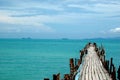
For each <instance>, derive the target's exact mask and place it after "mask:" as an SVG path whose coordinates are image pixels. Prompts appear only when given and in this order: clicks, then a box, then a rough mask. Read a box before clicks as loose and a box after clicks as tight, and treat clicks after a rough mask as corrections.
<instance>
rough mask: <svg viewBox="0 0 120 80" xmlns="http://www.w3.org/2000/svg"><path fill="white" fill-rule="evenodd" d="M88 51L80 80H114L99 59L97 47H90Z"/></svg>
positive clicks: (84, 58)
mask: <svg viewBox="0 0 120 80" xmlns="http://www.w3.org/2000/svg"><path fill="white" fill-rule="evenodd" d="M87 51H88V52H87V54H86V55H85V56H84V57H83V61H82V69H81V71H80V76H79V79H78V80H112V79H111V77H110V76H109V74H108V72H107V71H106V70H105V68H104V66H103V64H102V62H101V60H100V59H99V57H98V55H97V53H96V51H95V46H93V45H90V46H89V47H88V48H87Z"/></svg>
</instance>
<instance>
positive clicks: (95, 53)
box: [44, 43, 120, 80]
mask: <svg viewBox="0 0 120 80" xmlns="http://www.w3.org/2000/svg"><path fill="white" fill-rule="evenodd" d="M69 65H70V73H69V74H65V75H64V79H61V80H117V79H116V68H115V66H114V64H113V59H112V58H111V60H110V61H109V60H106V59H105V50H104V48H103V46H101V47H99V48H98V47H97V44H96V43H93V44H91V43H88V44H87V45H86V46H85V47H84V48H83V49H82V50H80V59H73V58H71V59H70V64H69ZM117 72H118V80H120V67H119V69H118V71H117ZM44 80H49V79H48V78H47V79H46V78H45V79H44ZM53 80H60V73H59V74H57V75H55V74H54V75H53Z"/></svg>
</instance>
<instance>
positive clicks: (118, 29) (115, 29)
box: [110, 27, 120, 33]
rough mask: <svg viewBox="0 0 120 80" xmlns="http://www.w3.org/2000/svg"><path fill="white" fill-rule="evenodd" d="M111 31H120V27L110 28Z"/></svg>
mask: <svg viewBox="0 0 120 80" xmlns="http://www.w3.org/2000/svg"><path fill="white" fill-rule="evenodd" d="M110 32H113V33H120V27H118V28H114V29H110Z"/></svg>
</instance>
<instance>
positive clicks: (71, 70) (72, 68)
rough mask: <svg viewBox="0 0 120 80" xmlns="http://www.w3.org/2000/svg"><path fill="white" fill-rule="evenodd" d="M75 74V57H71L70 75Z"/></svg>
mask: <svg viewBox="0 0 120 80" xmlns="http://www.w3.org/2000/svg"><path fill="white" fill-rule="evenodd" d="M73 74H74V59H73V58H71V59H70V77H72V76H73Z"/></svg>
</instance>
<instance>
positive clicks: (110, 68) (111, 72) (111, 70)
mask: <svg viewBox="0 0 120 80" xmlns="http://www.w3.org/2000/svg"><path fill="white" fill-rule="evenodd" d="M110 62H111V63H110V71H109V72H110V73H109V74H111V73H112V65H113V58H111V61H110Z"/></svg>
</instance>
